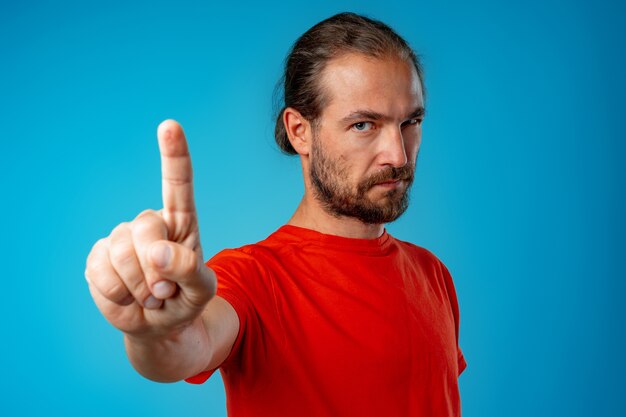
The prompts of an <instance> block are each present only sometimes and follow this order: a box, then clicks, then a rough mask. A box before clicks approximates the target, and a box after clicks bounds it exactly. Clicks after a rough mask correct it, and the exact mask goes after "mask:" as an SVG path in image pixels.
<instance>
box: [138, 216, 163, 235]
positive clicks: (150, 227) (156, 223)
mask: <svg viewBox="0 0 626 417" xmlns="http://www.w3.org/2000/svg"><path fill="white" fill-rule="evenodd" d="M162 225H163V220H162V219H161V218H160V216H158V215H156V214H151V215H144V216H141V217H137V218H136V219H135V220H133V223H132V226H131V227H132V231H133V234H144V233H151V232H153V231H154V230H155V229H160V228H161V227H162Z"/></svg>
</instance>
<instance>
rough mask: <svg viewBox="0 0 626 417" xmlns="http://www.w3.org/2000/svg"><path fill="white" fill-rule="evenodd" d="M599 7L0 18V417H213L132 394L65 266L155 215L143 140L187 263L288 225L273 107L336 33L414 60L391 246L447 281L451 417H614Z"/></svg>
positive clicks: (134, 384) (605, 87)
mask: <svg viewBox="0 0 626 417" xmlns="http://www.w3.org/2000/svg"><path fill="white" fill-rule="evenodd" d="M619 3H620V2H617V1H615V2H609V1H594V2H576V1H570V2H565V1H558V2H555V1H537V0H530V1H523V2H522V1H512V2H499V1H493V2H490V1H479V2H455V1H449V2H422V1H397V2H394V1H385V2H368V1H319V2H315V3H310V4H305V3H299V2H295V3H287V2H271V3H270V2H263V3H262V4H261V5H260V4H254V3H251V4H242V3H240V2H228V3H224V4H219V5H210V4H209V3H208V2H207V3H202V2H188V1H179V2H176V3H173V2H172V3H168V2H158V1H150V2H148V1H145V2H133V3H132V4H128V3H127V2H118V1H106V2H105V1H101V2H97V1H96V2H79V1H76V2H69V1H68V2H62V4H61V2H59V3H58V4H57V2H54V3H53V2H37V1H34V2H11V3H7V2H3V3H2V5H1V6H0V53H1V55H0V60H1V61H0V99H1V100H0V128H1V130H0V137H1V140H2V152H1V153H0V158H2V163H1V164H0V169H1V170H2V172H1V176H0V181H2V187H1V192H2V201H1V204H0V210H1V213H0V214H1V217H0V218H1V219H2V229H1V230H2V241H1V244H2V248H1V251H0V253H1V256H2V265H3V268H2V284H3V285H2V294H3V297H2V302H1V303H0V317H1V318H2V343H1V344H0V349H1V352H0V353H1V354H0V361H1V362H0V369H2V378H1V382H0V383H1V384H2V387H1V390H0V396H1V397H2V401H1V402H0V414H2V415H6V416H13V415H15V416H17V415H25V416H35V415H48V414H54V415H57V413H58V412H61V413H64V414H65V415H91V416H111V415H119V416H131V415H137V414H140V415H150V416H152V417H157V416H169V415H212V416H220V415H222V416H223V415H225V406H224V392H223V388H222V385H221V381H220V379H219V376H214V377H213V378H212V379H211V380H210V381H209V382H207V383H206V384H205V385H203V386H192V385H188V384H185V383H177V384H158V383H154V382H150V381H148V380H145V379H143V378H142V377H141V376H139V375H138V374H136V373H135V372H134V370H133V369H132V368H131V366H130V365H129V363H128V362H127V360H126V358H125V354H124V349H123V346H122V337H121V334H120V333H119V332H117V331H116V330H115V329H113V328H112V327H110V326H109V325H108V324H107V323H106V321H105V320H104V319H103V318H102V317H101V315H100V313H99V312H98V310H97V309H96V307H95V305H94V304H93V302H92V301H91V298H90V296H89V293H88V291H87V286H86V284H85V282H84V278H83V272H84V265H85V258H86V256H87V254H88V252H89V250H90V248H91V245H92V244H93V243H94V242H95V241H96V240H97V239H98V238H100V237H104V236H106V235H107V234H108V233H109V232H110V230H111V229H112V228H113V227H114V226H115V225H116V224H118V223H119V222H121V221H126V220H130V219H132V218H133V217H134V216H135V215H136V214H138V213H139V212H140V211H142V210H143V209H146V208H154V209H158V208H160V205H161V201H160V164H159V154H158V148H157V143H156V136H155V132H156V127H157V125H158V123H159V122H160V121H161V120H162V119H165V118H176V119H178V120H179V121H180V122H181V123H182V124H183V126H184V127H185V129H186V132H187V135H188V138H189V143H190V148H191V152H192V156H193V162H194V169H195V175H196V177H195V186H196V188H195V190H196V198H197V205H198V209H199V212H200V222H201V231H202V239H203V240H202V242H203V246H204V248H205V256H206V257H209V256H211V255H213V254H214V253H216V252H217V251H218V250H220V249H222V248H224V247H235V246H240V245H242V244H245V243H250V242H254V241H257V240H260V239H262V238H263V237H265V236H266V235H268V234H269V233H271V232H272V231H273V230H275V229H276V228H278V227H279V226H280V225H282V224H283V223H284V222H286V221H287V219H288V218H289V216H290V215H291V213H292V211H293V210H294V209H295V207H296V205H297V203H298V201H299V199H300V197H301V194H302V184H301V174H300V168H299V162H298V160H297V159H295V158H289V157H285V156H283V155H281V154H280V153H279V152H278V151H277V150H276V148H275V146H274V144H273V137H272V132H273V125H274V121H273V117H272V108H271V97H272V91H273V87H274V85H275V82H276V80H277V79H278V78H279V76H280V71H281V64H282V61H283V58H284V56H285V54H286V53H287V50H288V48H289V46H290V45H291V43H292V42H293V41H294V40H295V39H296V37H297V36H299V35H300V34H301V33H303V32H304V31H305V30H306V29H308V28H309V27H310V26H312V25H313V24H315V23H316V22H318V21H320V20H322V19H324V18H326V17H328V16H330V15H332V14H334V13H336V12H339V11H344V10H353V11H356V12H361V13H365V14H368V15H370V16H372V17H375V18H378V19H381V20H383V21H385V22H387V23H388V24H390V25H391V26H393V27H394V28H395V29H396V30H397V31H398V32H399V33H400V34H402V35H403V36H404V37H406V38H407V40H409V42H410V43H411V44H412V45H413V47H414V48H415V49H416V50H417V51H418V52H419V53H420V54H421V55H422V56H423V62H424V65H425V68H426V84H427V88H428V93H429V97H428V101H427V108H428V115H427V118H426V121H425V124H424V138H423V145H422V150H421V153H420V161H419V164H418V172H417V178H416V184H415V187H414V191H413V194H412V206H411V207H410V209H409V211H408V212H407V213H406V214H405V215H404V217H402V218H401V219H400V220H399V221H397V222H396V223H394V224H392V225H390V226H389V230H390V231H391V232H392V233H393V234H395V235H396V236H397V237H399V238H402V239H406V240H410V241H413V242H415V243H417V244H419V245H422V246H425V247H427V248H429V249H430V250H432V251H433V252H434V253H436V254H437V255H438V256H439V257H440V258H441V259H442V260H443V261H444V262H445V263H446V264H447V265H448V267H449V269H450V270H451V272H452V274H453V277H454V279H455V283H456V287H457V292H458V295H459V299H460V306H461V346H462V348H463V350H464V352H465V355H466V357H467V361H468V363H469V367H468V368H467V370H466V372H465V373H464V374H463V375H462V376H461V377H460V384H461V396H462V402H463V411H464V415H465V416H494V417H495V416H529V415H535V416H554V415H559V416H590V415H594V416H617V415H626V396H625V395H624V393H626V378H625V377H624V375H625V374H626V364H625V360H624V350H625V348H626V342H625V338H624V335H623V331H624V319H625V317H624V310H623V307H622V304H623V301H622V299H623V294H624V290H625V284H624V279H625V278H626V274H625V268H624V263H623V262H622V260H623V258H624V254H625V250H624V249H625V243H624V235H625V232H626V227H625V222H624V217H623V216H624V213H626V207H625V199H624V192H625V178H626V175H625V172H624V171H625V169H624V162H623V160H624V155H625V151H626V146H625V144H624V142H625V139H626V137H625V135H624V127H623V126H624V119H625V118H624V114H625V113H626V112H625V111H626V106H625V104H624V96H625V94H626V86H625V84H626V83H625V74H626V65H625V57H624V51H625V50H626V45H625V43H626V29H625V28H624V23H623V22H624V21H625V17H626V13H625V11H624V7H623V6H621V5H620V4H619ZM61 415H63V414H61Z"/></svg>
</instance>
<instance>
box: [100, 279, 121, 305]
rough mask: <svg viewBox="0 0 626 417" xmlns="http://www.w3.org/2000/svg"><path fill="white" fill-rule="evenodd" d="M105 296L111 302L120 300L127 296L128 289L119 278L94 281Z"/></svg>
mask: <svg viewBox="0 0 626 417" xmlns="http://www.w3.org/2000/svg"><path fill="white" fill-rule="evenodd" d="M94 284H96V287H97V288H98V290H99V291H100V292H101V293H102V295H103V296H104V297H105V298H108V299H109V300H111V301H113V302H120V301H122V300H124V299H125V298H126V297H127V296H128V294H129V293H128V289H127V288H126V286H125V285H124V283H123V282H122V281H120V280H119V279H112V280H110V281H109V282H99V283H94ZM98 284H99V285H98Z"/></svg>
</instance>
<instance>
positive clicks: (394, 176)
mask: <svg viewBox="0 0 626 417" xmlns="http://www.w3.org/2000/svg"><path fill="white" fill-rule="evenodd" d="M414 175H415V165H414V164H411V165H405V166H403V167H400V168H396V167H387V168H384V169H383V170H381V171H379V172H377V173H375V174H372V175H371V176H370V177H369V178H367V179H366V180H364V181H363V182H362V183H361V184H360V185H359V191H367V190H369V189H370V188H372V187H373V186H375V185H376V184H380V183H381V182H388V181H398V180H404V181H407V182H408V183H409V184H411V183H412V182H413V177H414Z"/></svg>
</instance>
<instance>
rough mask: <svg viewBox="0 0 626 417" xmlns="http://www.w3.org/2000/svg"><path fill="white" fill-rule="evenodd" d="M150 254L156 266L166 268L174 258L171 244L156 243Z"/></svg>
mask: <svg viewBox="0 0 626 417" xmlns="http://www.w3.org/2000/svg"><path fill="white" fill-rule="evenodd" d="M150 256H151V258H152V262H153V263H154V265H155V266H156V267H158V268H165V267H166V266H167V264H169V263H170V259H171V258H172V250H171V249H170V247H169V245H166V244H160V245H155V246H154V247H153V248H152V251H151V253H150Z"/></svg>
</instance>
